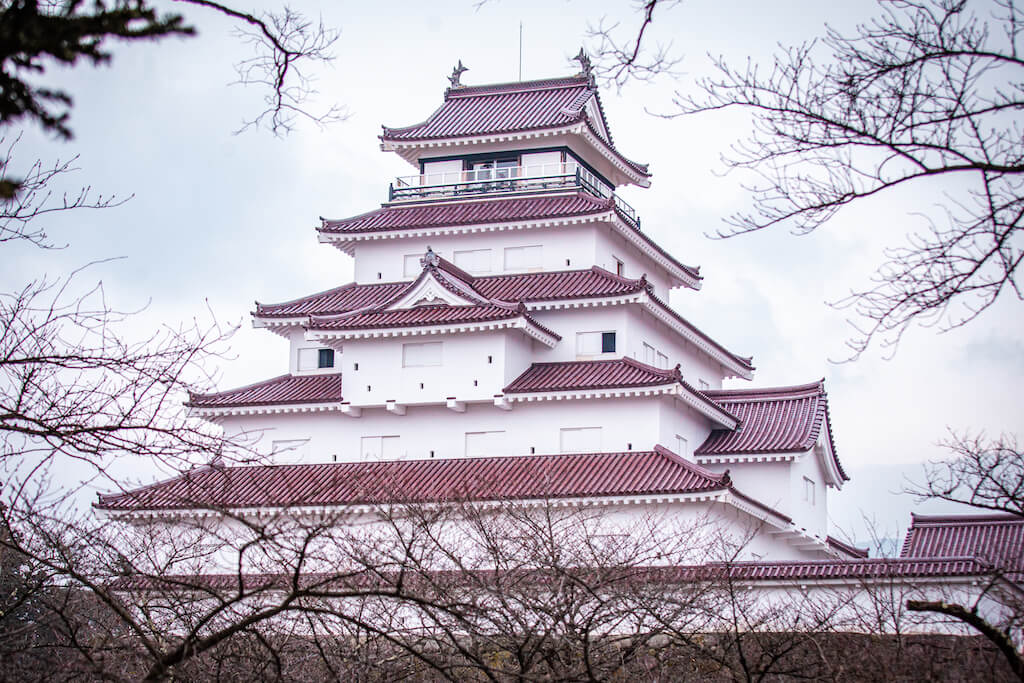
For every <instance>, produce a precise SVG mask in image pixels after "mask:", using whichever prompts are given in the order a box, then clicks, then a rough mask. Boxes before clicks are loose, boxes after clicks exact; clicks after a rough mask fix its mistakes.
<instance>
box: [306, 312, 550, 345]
mask: <svg viewBox="0 0 1024 683" xmlns="http://www.w3.org/2000/svg"><path fill="white" fill-rule="evenodd" d="M313 325H315V322H314V323H313ZM507 329H517V330H520V331H522V332H523V334H526V335H527V336H529V337H533V338H534V339H536V340H537V341H539V342H541V343H542V344H544V345H545V346H547V347H548V348H553V347H554V346H555V345H556V344H557V343H558V342H559V341H561V339H562V338H561V337H560V336H559V335H558V334H556V333H555V332H553V331H552V330H549V329H547V328H546V327H544V326H543V325H541V324H540V323H538V322H536V321H535V320H533V319H532V318H531V317H529V316H523V315H520V316H516V317H512V318H503V319H500V320H490V321H487V320H481V321H474V322H459V323H438V324H426V325H415V326H413V325H406V326H394V327H361V328H351V329H349V328H346V329H340V330H332V329H324V328H321V329H317V328H316V327H315V326H310V327H308V328H307V329H306V339H307V340H308V341H317V342H324V343H326V344H328V345H330V344H331V342H340V341H343V340H346V339H376V338H386V337H408V336H415V335H432V334H461V333H466V332H490V331H494V330H507Z"/></svg>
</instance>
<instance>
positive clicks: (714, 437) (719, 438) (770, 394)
mask: <svg viewBox="0 0 1024 683" xmlns="http://www.w3.org/2000/svg"><path fill="white" fill-rule="evenodd" d="M704 393H706V394H707V395H708V397H710V398H711V399H712V400H713V401H714V402H715V403H718V404H719V405H721V406H723V407H724V408H726V409H727V410H729V411H730V412H731V413H733V414H734V415H736V416H737V417H739V418H740V420H741V421H742V423H743V424H742V428H741V429H740V430H738V431H734V432H732V431H730V432H726V431H714V432H712V433H711V435H710V436H708V438H707V439H706V440H705V441H704V443H703V444H701V445H700V447H699V448H698V449H697V450H696V451H694V454H695V455H731V454H744V453H798V452H802V451H806V450H808V449H810V448H812V447H813V446H814V444H815V443H817V441H818V436H819V434H820V433H821V429H822V426H823V425H825V424H827V423H828V419H829V418H828V397H827V395H826V393H825V382H824V380H822V381H820V382H814V383H812V384H804V385H800V386H793V387H774V388H769V389H718V390H709V391H706V392H704ZM829 433H830V434H831V429H829ZM833 452H834V447H833ZM844 476H845V475H844Z"/></svg>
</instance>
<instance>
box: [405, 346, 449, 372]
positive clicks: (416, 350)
mask: <svg viewBox="0 0 1024 683" xmlns="http://www.w3.org/2000/svg"><path fill="white" fill-rule="evenodd" d="M441 343H442V342H423V343H410V344H402V367H404V368H421V367H425V366H428V365H441Z"/></svg>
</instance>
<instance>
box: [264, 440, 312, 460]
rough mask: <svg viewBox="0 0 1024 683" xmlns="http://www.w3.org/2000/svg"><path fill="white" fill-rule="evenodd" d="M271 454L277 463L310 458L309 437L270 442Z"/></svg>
mask: <svg viewBox="0 0 1024 683" xmlns="http://www.w3.org/2000/svg"><path fill="white" fill-rule="evenodd" d="M270 454H271V456H272V457H273V460H274V462H275V463H277V464H284V463H297V462H303V461H308V460H309V439H283V440H280V441H271V442H270Z"/></svg>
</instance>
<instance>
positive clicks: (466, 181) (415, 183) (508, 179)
mask: <svg viewBox="0 0 1024 683" xmlns="http://www.w3.org/2000/svg"><path fill="white" fill-rule="evenodd" d="M567 189H582V190H585V191H586V192H589V193H590V194H592V195H594V196H595V197H602V198H604V199H609V198H612V199H614V201H615V207H616V208H617V209H618V210H619V212H620V213H621V214H622V215H623V216H625V217H626V218H627V219H628V220H629V221H630V222H631V223H632V224H633V225H634V226H635V227H637V228H639V227H640V217H639V216H637V213H636V210H634V209H633V207H632V206H630V205H629V204H627V203H626V202H625V201H623V200H622V199H620V198H619V197H618V196H617V195H616V194H615V193H614V192H612V189H611V188H610V187H608V186H607V185H605V183H603V182H602V181H601V180H600V179H599V178H598V177H597V176H595V175H594V174H593V173H591V172H590V171H588V170H587V169H586V168H585V167H583V166H582V165H580V164H577V163H575V162H564V163H553V164H537V165H531V166H505V167H500V168H480V169H473V170H469V171H448V172H442V173H425V174H420V175H412V176H402V177H400V178H396V179H395V182H394V183H392V184H391V185H390V186H389V187H388V201H389V202H396V201H408V200H422V199H450V198H454V197H459V198H461V197H467V196H472V195H476V194H492V193H504V192H507V193H511V192H531V191H551V190H567Z"/></svg>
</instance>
